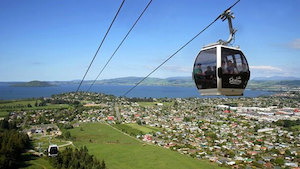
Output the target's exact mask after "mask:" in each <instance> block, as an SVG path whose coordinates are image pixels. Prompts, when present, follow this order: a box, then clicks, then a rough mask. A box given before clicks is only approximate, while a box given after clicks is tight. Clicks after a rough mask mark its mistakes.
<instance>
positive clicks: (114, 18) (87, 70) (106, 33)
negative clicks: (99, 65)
mask: <svg viewBox="0 0 300 169" xmlns="http://www.w3.org/2000/svg"><path fill="white" fill-rule="evenodd" d="M124 2H125V0H123V1H122V3H121V5H120V7H119V9H118V11H117V13H116V14H115V17H114V18H113V20H112V22H111V24H110V25H109V28H108V29H107V31H106V33H105V35H104V37H103V39H102V41H101V43H100V45H99V47H98V49H97V51H96V53H95V55H94V57H93V59H92V61H91V63H90V65H89V67H88V68H87V70H86V72H85V74H84V76H83V78H82V80H81V82H80V84H79V86H78V87H77V90H76V93H77V92H78V91H79V89H80V87H81V85H82V83H83V81H84V79H85V76H86V75H87V73H88V71H89V70H90V68H91V66H92V64H93V62H94V60H95V58H96V56H97V54H98V52H99V50H100V48H101V46H102V44H103V42H104V41H105V38H106V36H107V34H108V33H109V31H110V28H111V27H112V25H113V23H114V22H115V20H116V18H117V16H118V14H119V12H120V10H121V8H122V6H123V4H124Z"/></svg>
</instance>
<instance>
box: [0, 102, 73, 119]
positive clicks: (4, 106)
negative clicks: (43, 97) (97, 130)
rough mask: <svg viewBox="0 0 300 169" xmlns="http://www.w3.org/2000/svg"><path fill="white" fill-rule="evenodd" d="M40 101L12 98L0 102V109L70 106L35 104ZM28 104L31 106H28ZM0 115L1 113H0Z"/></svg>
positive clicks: (66, 106) (37, 108)
mask: <svg viewBox="0 0 300 169" xmlns="http://www.w3.org/2000/svg"><path fill="white" fill-rule="evenodd" d="M36 102H37V103H40V102H41V101H40V100H12V101H2V102H0V111H1V112H5V111H14V110H39V109H43V110H45V109H66V108H69V107H71V106H70V105H68V104H49V103H48V104H47V105H46V106H37V107H36V106H35V103H36ZM28 104H30V105H31V106H32V107H28ZM0 115H1V114H0Z"/></svg>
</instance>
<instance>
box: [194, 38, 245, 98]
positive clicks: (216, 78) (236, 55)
mask: <svg viewBox="0 0 300 169" xmlns="http://www.w3.org/2000/svg"><path fill="white" fill-rule="evenodd" d="M249 78H250V71H249V66H248V63H247V60H246V57H245V56H244V54H243V52H242V51H241V50H240V49H239V48H238V47H230V46H227V45H223V44H221V43H216V44H211V45H207V46H204V47H203V48H202V50H201V51H200V52H199V54H198V56H197V58H196V60H195V63H194V69H193V79H194V81H195V84H196V86H197V88H198V90H199V92H200V94H201V95H225V96H242V95H243V92H244V90H245V88H246V86H247V83H248V80H249Z"/></svg>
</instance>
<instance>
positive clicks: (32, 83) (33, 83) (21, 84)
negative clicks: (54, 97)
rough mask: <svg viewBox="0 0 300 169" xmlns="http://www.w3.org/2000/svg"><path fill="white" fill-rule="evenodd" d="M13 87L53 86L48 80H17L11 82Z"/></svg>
mask: <svg viewBox="0 0 300 169" xmlns="http://www.w3.org/2000/svg"><path fill="white" fill-rule="evenodd" d="M11 86H13V87H49V86H54V85H53V84H51V83H49V82H42V81H37V80H35V81H30V82H19V83H13V84H11Z"/></svg>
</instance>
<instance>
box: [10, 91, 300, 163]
mask: <svg viewBox="0 0 300 169" xmlns="http://www.w3.org/2000/svg"><path fill="white" fill-rule="evenodd" d="M299 99H300V92H299V91H288V92H285V93H281V94H276V95H274V96H265V97H257V98H245V97H229V98H228V97H226V98H224V97H215V98H160V99H154V98H123V97H115V96H112V95H105V94H99V93H83V92H82V93H79V94H75V93H64V94H60V95H55V96H52V97H51V98H42V103H43V102H44V103H45V104H47V103H55V104H70V105H73V106H72V107H68V108H62V109H36V110H30V111H28V110H20V111H14V112H10V115H9V118H10V120H15V121H16V122H17V125H18V126H21V127H23V128H24V130H23V131H24V132H26V133H28V135H29V136H31V135H34V134H36V133H47V134H48V135H49V134H50V135H52V136H54V137H55V136H59V135H61V134H62V133H61V131H60V128H62V127H63V128H68V127H80V124H82V123H90V122H94V123H108V124H110V125H112V126H115V125H118V124H119V125H121V124H138V125H141V126H148V127H149V128H151V127H152V128H155V129H157V130H153V131H152V132H149V133H142V132H141V133H138V134H132V133H129V132H126V131H123V132H124V133H127V134H129V135H131V136H132V137H134V138H135V139H138V140H141V141H143V142H145V144H152V145H156V146H161V147H164V148H166V149H170V150H171V151H177V152H178V153H181V154H185V155H187V156H191V157H193V158H198V159H208V160H209V161H211V162H214V163H217V164H219V165H221V166H228V167H232V168H247V167H248V168H254V167H256V168H299V164H300V130H299V129H300V127H299V126H300V109H299V108H300V102H299ZM290 122H294V123H295V125H290V124H292V123H290ZM294 123H293V124H294Z"/></svg>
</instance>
